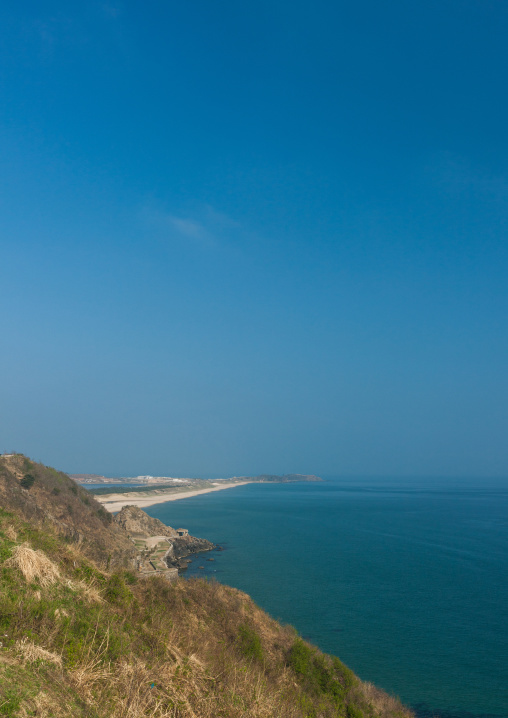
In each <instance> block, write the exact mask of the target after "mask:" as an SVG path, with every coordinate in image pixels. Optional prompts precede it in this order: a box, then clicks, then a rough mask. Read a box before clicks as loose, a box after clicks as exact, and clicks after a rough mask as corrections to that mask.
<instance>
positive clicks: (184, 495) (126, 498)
mask: <svg viewBox="0 0 508 718" xmlns="http://www.w3.org/2000/svg"><path fill="white" fill-rule="evenodd" d="M252 483H255V482H254V481H235V482H234V483H231V484H214V486H213V488H210V489H197V490H196V491H165V492H162V493H155V492H156V491H157V490H156V489H155V490H152V491H150V492H147V493H149V494H150V495H149V496H146V495H145V496H137V497H136V495H135V494H121V493H117V494H106V495H104V496H95V497H94V498H95V499H96V500H97V501H99V503H101V504H102V506H104V508H105V509H106V510H107V511H109V512H110V513H116V512H117V511H121V509H122V508H123V507H124V506H138V507H139V508H140V509H142V508H144V507H145V506H154V505H155V504H165V503H166V502H167V501H179V500H180V499H190V498H191V497H192V496H199V495H200V494H210V493H212V492H213V491H224V489H234V488H235V486H245V484H252Z"/></svg>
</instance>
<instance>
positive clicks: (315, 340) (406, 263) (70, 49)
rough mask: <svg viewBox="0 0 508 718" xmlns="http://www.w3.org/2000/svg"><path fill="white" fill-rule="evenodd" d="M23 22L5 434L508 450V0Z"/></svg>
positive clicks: (2, 377)
mask: <svg viewBox="0 0 508 718" xmlns="http://www.w3.org/2000/svg"><path fill="white" fill-rule="evenodd" d="M0 19H1V22H2V28H3V33H2V35H3V38H2V43H1V44H0V63H1V67H2V75H1V77H2V81H1V85H0V87H1V90H0V92H1V97H2V102H1V104H0V156H1V160H2V169H3V171H2V191H1V194H0V207H1V212H0V260H1V263H2V269H3V272H2V281H1V282H0V307H1V332H0V340H1V344H2V345H1V351H0V451H10V450H16V451H21V452H23V453H25V454H27V455H29V456H31V457H32V458H34V459H36V460H41V461H43V462H44V463H47V464H50V465H52V466H55V467H57V468H59V469H62V470H65V471H68V472H69V473H98V474H105V475H109V476H113V475H134V476H135V475H136V474H152V475H168V474H170V475H173V476H200V475H203V476H219V475H224V476H227V475H253V474H260V473H267V472H269V473H277V474H280V473H291V472H294V473H313V474H318V475H325V476H326V475H339V474H340V475H349V476H351V475H358V476H360V475H362V476H363V475H385V476H404V475H419V476H469V477H472V476H496V477H508V442H507V441H506V435H507V426H508V379H507V371H506V367H507V366H508V331H507V317H508V248H507V227H508V222H507V219H508V169H507V168H508V165H507V159H508V142H507V132H506V128H507V127H508V98H507V95H506V90H505V88H506V87H507V84H508V78H507V74H508V43H507V42H506V37H507V31H508V5H507V4H506V3H503V2H500V1H498V0H492V1H489V2H482V3H480V2H477V1H474V2H473V1H472V0H461V2H459V1H458V0H453V1H452V0H441V2H439V3H437V2H436V1H435V0H430V1H427V2H425V3H423V2H407V1H406V2H401V1H400V0H395V1H394V2H393V3H390V6H389V7H386V6H382V5H380V4H379V3H375V2H373V0H361V1H360V2H358V3H354V4H350V3H344V2H339V3H331V2H330V1H329V0H326V1H325V0H318V1H317V2H313V3H312V4H311V3H309V2H297V3H294V2H293V3H289V2H287V1H286V0H272V1H271V2H270V3H268V2H266V0H258V1H257V2H256V3H251V4H243V5H242V4H238V3H233V2H230V1H229V0H224V1H223V2H221V3H209V2H203V1H202V0H196V2H194V3H192V4H189V3H187V4H185V3H180V4H171V3H162V2H152V3H150V4H148V5H147V4H145V5H143V6H141V5H140V4H139V3H135V2H132V0H131V1H124V2H120V1H117V0H107V1H106V0H92V1H91V2H90V3H87V4H82V5H79V6H72V7H71V6H69V4H68V3H64V2H63V1H62V0H52V1H50V2H45V3H43V4H42V5H41V4H40V3H36V2H33V1H32V0H22V1H21V2H19V3H17V4H16V5H15V6H9V5H7V4H6V5H5V6H3V7H2V8H0Z"/></svg>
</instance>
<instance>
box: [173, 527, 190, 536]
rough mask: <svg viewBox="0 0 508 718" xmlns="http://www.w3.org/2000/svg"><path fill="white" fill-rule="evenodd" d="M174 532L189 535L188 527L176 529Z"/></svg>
mask: <svg viewBox="0 0 508 718" xmlns="http://www.w3.org/2000/svg"><path fill="white" fill-rule="evenodd" d="M176 533H177V534H178V535H179V536H188V535H189V531H188V529H176Z"/></svg>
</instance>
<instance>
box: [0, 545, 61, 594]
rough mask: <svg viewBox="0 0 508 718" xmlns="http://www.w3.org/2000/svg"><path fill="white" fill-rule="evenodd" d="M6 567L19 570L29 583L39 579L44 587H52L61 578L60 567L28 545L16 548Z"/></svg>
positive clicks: (41, 552)
mask: <svg viewBox="0 0 508 718" xmlns="http://www.w3.org/2000/svg"><path fill="white" fill-rule="evenodd" d="M5 565H6V566H14V567H15V568H17V569H19V571H21V573H22V574H23V577H24V579H25V581H27V582H28V583H32V582H33V581H34V580H35V579H37V580H38V581H39V583H40V585H41V586H43V587H46V586H51V584H53V583H56V581H58V579H59V578H60V571H59V569H58V566H57V565H56V564H54V563H53V561H51V560H50V559H49V558H48V557H47V556H46V554H45V553H44V552H43V551H34V550H33V548H30V546H29V545H28V544H26V543H23V544H21V545H20V546H16V548H15V549H14V551H13V552H12V556H11V557H10V558H9V559H7V561H6V562H5Z"/></svg>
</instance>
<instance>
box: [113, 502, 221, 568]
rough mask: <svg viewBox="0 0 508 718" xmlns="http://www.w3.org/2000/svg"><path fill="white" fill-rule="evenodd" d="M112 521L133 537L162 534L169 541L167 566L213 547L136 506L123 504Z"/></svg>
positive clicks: (174, 564)
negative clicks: (179, 533) (180, 531)
mask: <svg viewBox="0 0 508 718" xmlns="http://www.w3.org/2000/svg"><path fill="white" fill-rule="evenodd" d="M113 521H114V522H115V523H116V524H118V526H120V527H121V528H122V529H123V530H124V531H126V532H127V534H128V535H129V536H131V537H132V538H133V539H141V540H143V539H150V538H151V537H155V536H164V537H165V538H166V540H167V542H168V543H169V548H168V550H167V553H166V555H165V557H164V559H165V561H166V563H167V564H168V566H180V563H179V559H181V558H184V557H185V556H189V554H191V553H199V552H200V551H210V550H211V549H213V548H215V547H214V544H213V543H211V542H210V541H207V540H206V539H201V538H196V537H195V536H189V535H188V534H186V535H185V536H179V535H178V533H177V532H176V530H175V529H173V528H171V526H166V525H165V524H163V523H162V521H159V519H154V518H152V517H151V516H148V514H145V512H144V511H142V509H140V508H138V507H137V506H124V507H123V509H122V510H121V511H119V512H118V513H117V515H116V516H115V517H114V519H113Z"/></svg>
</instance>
